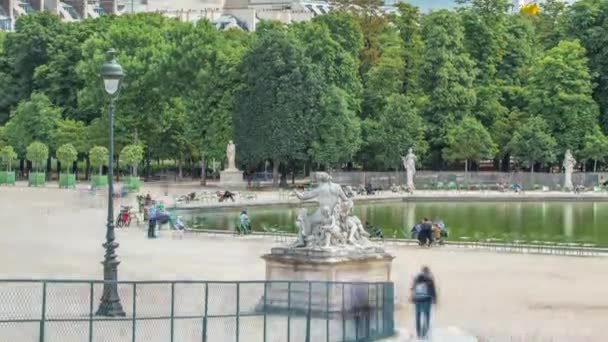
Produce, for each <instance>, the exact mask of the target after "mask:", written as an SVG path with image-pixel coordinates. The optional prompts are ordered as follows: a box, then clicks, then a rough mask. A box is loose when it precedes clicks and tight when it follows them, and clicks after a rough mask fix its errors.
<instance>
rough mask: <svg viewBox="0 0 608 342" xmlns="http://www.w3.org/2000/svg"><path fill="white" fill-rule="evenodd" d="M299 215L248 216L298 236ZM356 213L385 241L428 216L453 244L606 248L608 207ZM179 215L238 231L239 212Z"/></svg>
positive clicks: (405, 207)
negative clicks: (536, 243) (562, 244)
mask: <svg viewBox="0 0 608 342" xmlns="http://www.w3.org/2000/svg"><path fill="white" fill-rule="evenodd" d="M296 210H297V208H286V207H280V208H279V207H274V208H273V207H253V208H251V209H248V213H249V216H250V218H251V222H252V225H253V229H254V230H256V231H263V230H264V229H270V228H278V229H281V230H285V231H290V232H294V231H295V225H294V220H295V216H296V214H295V211H296ZM313 210H314V208H313V207H311V208H310V209H309V211H313ZM355 214H356V215H357V216H359V218H361V221H362V222H365V221H369V222H371V223H372V224H373V225H377V226H380V227H381V228H382V230H383V232H384V236H385V237H393V236H395V235H396V236H397V237H400V238H403V237H405V236H408V237H409V233H408V232H409V229H410V228H411V227H412V226H413V225H414V224H415V223H416V222H417V221H420V220H421V219H422V218H423V217H429V218H431V219H442V220H443V221H444V222H445V224H446V226H447V227H448V228H449V232H450V238H449V239H451V240H458V239H460V238H461V237H468V238H472V239H476V238H477V239H482V238H500V239H505V240H526V241H533V240H541V241H556V242H586V243H594V244H596V245H598V246H602V247H608V202H492V201H488V202H417V203H414V202H395V203H374V204H355ZM180 215H182V216H183V217H184V219H185V220H187V221H189V222H190V224H191V225H193V226H196V227H197V228H201V229H234V227H235V225H236V223H237V222H238V216H239V211H223V210H214V211H209V210H205V211H201V210H189V211H182V212H180Z"/></svg>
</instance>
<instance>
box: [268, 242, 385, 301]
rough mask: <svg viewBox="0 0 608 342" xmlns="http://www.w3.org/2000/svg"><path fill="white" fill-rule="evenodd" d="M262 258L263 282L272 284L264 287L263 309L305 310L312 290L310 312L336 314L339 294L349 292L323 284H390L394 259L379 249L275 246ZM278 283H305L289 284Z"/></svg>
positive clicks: (339, 287)
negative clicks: (264, 273) (309, 283)
mask: <svg viewBox="0 0 608 342" xmlns="http://www.w3.org/2000/svg"><path fill="white" fill-rule="evenodd" d="M262 258H263V259H264V260H265V261H266V280H267V281H274V282H272V283H269V284H268V285H267V289H266V294H267V295H266V303H265V305H266V308H267V309H270V310H274V311H277V310H279V311H280V310H287V309H288V308H289V309H290V310H292V311H293V310H295V311H306V310H308V299H309V291H311V294H310V298H311V300H312V304H311V309H312V311H313V312H315V311H316V312H324V311H326V310H327V309H329V310H338V311H339V310H340V309H341V308H342V305H343V303H342V301H341V299H342V291H343V290H344V291H351V290H352V289H344V288H343V287H342V285H341V284H330V285H327V283H325V282H389V281H390V280H391V265H392V261H393V259H394V257H393V256H392V255H390V254H388V253H386V252H385V251H384V250H383V249H382V248H379V247H367V248H361V249H354V248H353V249H346V250H345V249H333V250H324V249H320V248H319V249H309V248H289V247H278V248H273V249H272V250H271V253H270V254H266V255H264V256H262ZM280 281H303V282H306V283H291V285H288V284H287V283H282V282H280ZM310 281H319V283H312V285H310V288H309V285H308V283H307V282H310ZM288 287H289V288H288ZM328 296H329V300H328ZM347 297H348V295H347ZM263 300H264V298H262V302H263ZM260 304H263V303H260Z"/></svg>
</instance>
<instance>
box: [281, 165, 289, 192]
mask: <svg viewBox="0 0 608 342" xmlns="http://www.w3.org/2000/svg"><path fill="white" fill-rule="evenodd" d="M281 166H282V167H281V182H280V183H279V187H281V188H286V187H287V166H285V164H283V165H281Z"/></svg>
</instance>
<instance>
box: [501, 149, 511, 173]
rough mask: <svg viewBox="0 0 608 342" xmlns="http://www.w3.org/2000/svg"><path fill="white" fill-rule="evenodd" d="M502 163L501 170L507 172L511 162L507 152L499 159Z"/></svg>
mask: <svg viewBox="0 0 608 342" xmlns="http://www.w3.org/2000/svg"><path fill="white" fill-rule="evenodd" d="M501 164H502V167H501V168H502V172H509V169H510V166H511V165H510V164H511V155H509V154H508V153H507V154H506V155H505V156H504V157H503V158H502V161H501Z"/></svg>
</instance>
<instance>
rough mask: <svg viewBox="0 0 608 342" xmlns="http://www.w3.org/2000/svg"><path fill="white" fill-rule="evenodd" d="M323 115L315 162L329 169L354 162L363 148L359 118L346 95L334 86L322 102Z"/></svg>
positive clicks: (313, 148) (315, 144)
mask: <svg viewBox="0 0 608 342" xmlns="http://www.w3.org/2000/svg"><path fill="white" fill-rule="evenodd" d="M321 108H322V113H321V115H320V122H319V124H318V128H317V131H316V135H315V137H314V139H313V142H312V144H311V147H310V151H309V153H310V156H311V158H312V161H314V162H317V163H319V164H321V165H325V166H334V165H339V164H340V163H344V162H348V161H350V160H352V157H353V156H354V155H355V153H356V152H357V151H358V150H359V147H360V145H361V125H360V122H359V118H358V117H357V115H356V114H355V112H354V111H352V110H351V109H350V108H349V104H348V94H347V93H346V91H344V90H342V89H340V88H338V87H335V86H332V87H331V88H330V90H329V92H328V93H327V94H324V95H323V97H322V98H321Z"/></svg>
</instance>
